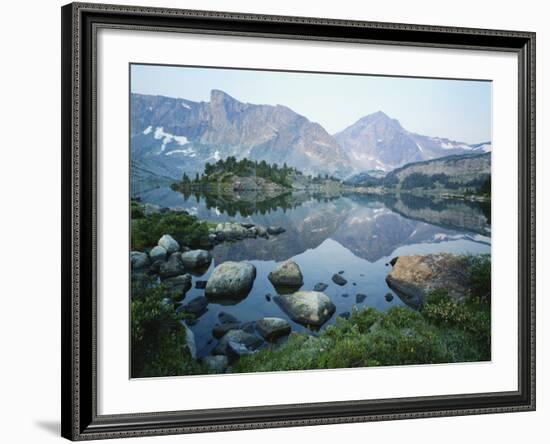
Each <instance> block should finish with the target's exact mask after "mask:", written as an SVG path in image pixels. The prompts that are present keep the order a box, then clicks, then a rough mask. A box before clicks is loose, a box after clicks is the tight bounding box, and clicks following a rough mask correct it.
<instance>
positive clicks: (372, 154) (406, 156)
mask: <svg viewBox="0 0 550 444" xmlns="http://www.w3.org/2000/svg"><path fill="white" fill-rule="evenodd" d="M334 138H335V139H336V141H337V142H338V143H339V144H340V146H342V148H343V149H344V151H345V152H346V153H347V155H348V156H349V158H350V159H351V162H352V163H353V165H354V166H355V167H356V169H359V170H368V169H373V168H376V169H382V170H384V171H391V170H393V169H395V168H399V167H401V166H403V165H405V164H408V163H411V162H418V161H423V160H430V159H435V158H439V157H446V156H450V155H456V154H465V153H471V152H487V151H490V149H491V144H490V142H485V143H483V144H477V145H468V144H466V143H463V142H456V141H453V140H449V139H445V138H440V137H429V136H423V135H420V134H416V133H412V132H410V131H407V130H406V129H404V128H403V127H402V126H401V124H400V123H399V121H398V120H396V119H392V118H391V117H389V116H387V115H386V114H384V113H383V112H382V111H378V112H376V113H373V114H369V115H367V116H365V117H362V118H361V119H359V120H358V121H357V122H355V123H354V124H353V125H351V126H349V127H347V128H346V129H344V130H343V131H341V132H339V133H337V134H335V135H334Z"/></svg>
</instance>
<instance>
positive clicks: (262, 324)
mask: <svg viewBox="0 0 550 444" xmlns="http://www.w3.org/2000/svg"><path fill="white" fill-rule="evenodd" d="M256 330H258V333H260V334H261V335H262V337H263V338H264V339H265V340H267V341H270V342H273V341H275V340H277V339H279V338H280V337H282V336H286V335H288V334H290V324H289V323H288V322H287V321H285V320H284V319H281V318H271V317H270V318H262V319H260V320H259V321H257V322H256Z"/></svg>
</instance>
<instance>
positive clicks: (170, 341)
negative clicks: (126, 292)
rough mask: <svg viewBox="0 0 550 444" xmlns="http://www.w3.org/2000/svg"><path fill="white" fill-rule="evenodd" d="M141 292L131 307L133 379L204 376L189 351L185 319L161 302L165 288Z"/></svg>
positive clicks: (145, 288) (148, 289)
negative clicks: (183, 321)
mask: <svg viewBox="0 0 550 444" xmlns="http://www.w3.org/2000/svg"><path fill="white" fill-rule="evenodd" d="M139 288H140V294H139V295H136V294H134V293H132V301H131V305H130V313H131V340H132V343H131V345H132V352H131V374H132V377H133V378H143V377H156V376H175V375H190V374H201V373H205V371H204V370H203V369H202V367H201V366H200V365H199V364H198V363H197V362H196V361H195V360H193V359H192V357H191V355H190V353H189V350H188V348H187V343H186V331H185V327H184V326H183V325H182V323H181V321H182V320H183V316H181V315H180V314H178V313H176V311H175V310H174V306H173V305H172V304H164V303H163V302H162V300H163V298H164V297H165V291H166V290H165V288H164V287H163V286H162V285H161V286H157V287H152V288H147V287H139ZM133 291H135V289H134V288H133Z"/></svg>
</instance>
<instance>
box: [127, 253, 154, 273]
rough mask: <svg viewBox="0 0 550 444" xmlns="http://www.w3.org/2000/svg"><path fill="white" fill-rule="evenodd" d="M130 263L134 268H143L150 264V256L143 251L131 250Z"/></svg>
mask: <svg viewBox="0 0 550 444" xmlns="http://www.w3.org/2000/svg"><path fill="white" fill-rule="evenodd" d="M130 265H131V266H132V270H143V269H145V268H147V267H148V266H149V265H150V262H149V256H148V255H147V253H142V252H141V251H132V252H130Z"/></svg>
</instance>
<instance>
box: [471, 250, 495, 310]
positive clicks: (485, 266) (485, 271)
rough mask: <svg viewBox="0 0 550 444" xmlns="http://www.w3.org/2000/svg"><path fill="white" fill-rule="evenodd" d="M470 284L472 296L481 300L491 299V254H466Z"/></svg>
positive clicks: (487, 300) (488, 300)
mask: <svg viewBox="0 0 550 444" xmlns="http://www.w3.org/2000/svg"><path fill="white" fill-rule="evenodd" d="M465 261H466V268H467V275H468V281H469V286H470V288H471V291H472V298H473V299H476V300H479V302H488V303H490V300H491V256H490V255H489V254H480V255H477V256H473V255H470V256H465Z"/></svg>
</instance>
